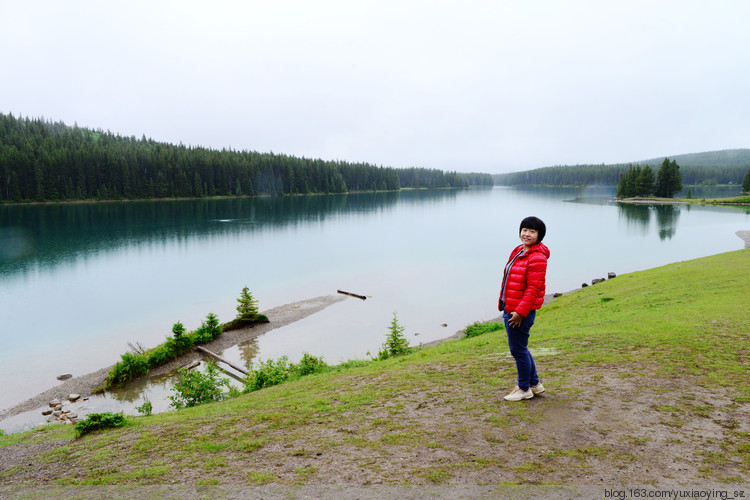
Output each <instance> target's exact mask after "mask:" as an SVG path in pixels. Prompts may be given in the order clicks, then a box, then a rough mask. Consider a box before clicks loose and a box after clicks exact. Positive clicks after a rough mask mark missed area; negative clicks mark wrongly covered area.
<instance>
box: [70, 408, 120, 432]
mask: <svg viewBox="0 0 750 500" xmlns="http://www.w3.org/2000/svg"><path fill="white" fill-rule="evenodd" d="M123 425H125V416H124V415H123V414H122V413H112V412H105V413H92V414H90V415H89V416H88V417H86V419H85V420H81V421H80V422H78V423H77V424H76V426H75V437H76V438H80V437H81V436H84V435H86V434H88V433H90V432H94V431H98V430H99V429H111V428H115V427H122V426H123Z"/></svg>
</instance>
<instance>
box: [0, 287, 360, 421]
mask: <svg viewBox="0 0 750 500" xmlns="http://www.w3.org/2000/svg"><path fill="white" fill-rule="evenodd" d="M343 300H347V298H346V297H344V296H343V295H323V296H320V297H314V298H312V299H306V300H301V301H299V302H292V303H291V304H285V305H283V306H279V307H274V308H273V309H269V310H267V311H263V314H265V315H266V316H267V317H268V319H269V320H270V323H264V324H258V325H254V326H249V327H245V328H239V329H237V330H230V331H228V332H225V333H223V334H222V335H221V336H220V337H219V338H218V339H216V340H214V341H213V342H210V343H208V344H204V345H203V346H204V347H205V348H206V349H208V350H210V351H213V352H221V351H223V350H224V349H227V348H229V347H232V346H235V345H239V344H242V343H243V342H246V341H248V340H250V339H253V338H255V337H258V336H260V335H262V334H264V333H266V332H269V331H271V330H273V329H275V328H281V327H282V326H286V325H289V324H291V323H294V322H295V321H299V320H301V319H304V318H306V317H308V316H310V315H312V314H315V313H316V312H319V311H322V310H323V309H325V308H326V307H328V306H331V305H333V304H335V303H337V302H341V301H343ZM204 357H205V356H204V355H203V354H200V353H197V352H190V353H186V354H184V355H183V356H181V357H179V358H178V359H176V360H174V361H172V362H171V363H168V364H166V365H164V366H161V367H159V368H157V369H155V370H152V372H151V374H150V376H156V375H160V374H163V373H167V372H169V371H172V370H175V369H177V368H179V367H181V366H184V365H186V364H188V363H190V362H191V361H193V360H198V359H203V358H204ZM110 368H111V366H108V367H106V368H102V369H100V370H97V371H95V372H92V373H88V374H86V375H81V376H78V377H73V378H71V379H69V380H66V381H65V382H63V383H62V384H60V385H57V386H55V387H53V388H52V389H49V390H47V391H44V392H43V393H41V394H37V395H36V396H34V397H33V398H30V399H27V400H26V401H24V402H23V403H19V404H17V405H16V406H13V407H12V408H8V409H6V410H3V411H2V412H0V420H4V419H6V418H9V417H12V416H14V415H18V414H20V413H23V412H26V411H31V410H34V409H36V408H39V407H41V406H47V404H48V403H49V402H50V401H51V400H53V399H59V400H60V401H66V400H67V399H68V395H70V394H79V395H80V396H81V397H82V398H85V397H88V396H90V395H91V392H92V391H93V390H94V389H95V388H96V387H99V386H100V385H101V384H102V382H103V381H104V379H106V378H107V374H108V373H109V370H110Z"/></svg>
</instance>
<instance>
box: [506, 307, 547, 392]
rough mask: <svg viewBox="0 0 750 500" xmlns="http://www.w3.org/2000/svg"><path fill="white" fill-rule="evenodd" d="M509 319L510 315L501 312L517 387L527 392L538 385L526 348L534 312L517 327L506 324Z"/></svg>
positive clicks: (533, 365) (534, 366) (532, 359)
mask: <svg viewBox="0 0 750 500" xmlns="http://www.w3.org/2000/svg"><path fill="white" fill-rule="evenodd" d="M510 318H511V316H510V314H508V313H507V312H506V311H503V320H504V321H505V331H506V332H507V333H508V347H510V354H511V356H513V358H514V359H515V360H516V370H518V387H519V388H521V389H522V390H524V391H527V390H529V386H531V385H536V384H538V383H539V376H537V374H536V365H535V364H534V358H533V357H532V356H531V353H530V352H529V348H528V345H529V330H531V326H532V325H533V324H534V318H536V311H531V312H530V313H529V315H528V316H526V317H525V318H524V319H523V321H521V324H520V325H519V326H518V327H513V326H510V325H509V324H508V320H509V319H510Z"/></svg>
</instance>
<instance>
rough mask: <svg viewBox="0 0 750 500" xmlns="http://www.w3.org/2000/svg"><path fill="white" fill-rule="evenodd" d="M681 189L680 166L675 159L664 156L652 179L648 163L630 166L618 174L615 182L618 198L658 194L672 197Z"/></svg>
mask: <svg viewBox="0 0 750 500" xmlns="http://www.w3.org/2000/svg"><path fill="white" fill-rule="evenodd" d="M681 189H682V176H681V175H680V166H679V165H677V162H676V161H675V160H670V159H669V158H664V161H663V162H662V164H661V167H660V168H659V172H658V173H657V174H656V179H655V180H654V171H653V169H652V168H651V167H650V166H649V165H644V166H640V165H636V166H632V165H631V166H630V168H629V169H628V171H627V172H625V173H624V174H622V175H620V180H619V182H618V183H617V197H618V198H635V197H645V196H658V197H659V198H673V197H674V195H675V194H676V193H677V192H678V191H680V190H681Z"/></svg>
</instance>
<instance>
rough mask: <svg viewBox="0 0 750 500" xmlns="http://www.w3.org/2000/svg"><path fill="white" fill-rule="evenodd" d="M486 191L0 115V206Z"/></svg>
mask: <svg viewBox="0 0 750 500" xmlns="http://www.w3.org/2000/svg"><path fill="white" fill-rule="evenodd" d="M470 185H485V186H486V185H489V186H491V185H492V177H491V176H490V175H489V174H478V173H472V174H464V173H456V172H443V171H442V170H435V169H424V168H409V169H395V168H390V167H382V166H375V165H371V164H369V163H349V162H343V161H326V160H321V159H309V158H304V157H303V158H297V157H294V156H287V155H283V154H273V153H258V152H254V151H233V150H226V149H224V150H221V151H218V150H213V149H207V148H202V147H186V146H183V145H172V144H168V143H163V142H156V141H154V140H152V139H147V138H146V137H142V138H141V139H136V138H135V137H122V136H120V135H116V134H113V133H111V132H103V131H101V130H90V129H86V128H79V127H77V126H73V127H70V126H67V125H65V124H64V123H62V122H51V121H45V120H42V119H29V118H15V117H13V116H12V115H4V114H1V113H0V202H1V201H47V200H85V199H104V200H118V199H138V198H170V197H204V196H241V195H280V194H306V193H344V192H350V191H375V190H398V189H400V188H406V187H408V188H446V187H450V188H463V187H469V186H470Z"/></svg>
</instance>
